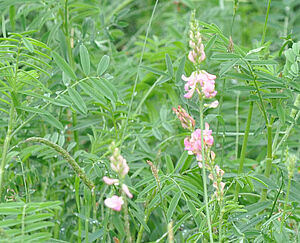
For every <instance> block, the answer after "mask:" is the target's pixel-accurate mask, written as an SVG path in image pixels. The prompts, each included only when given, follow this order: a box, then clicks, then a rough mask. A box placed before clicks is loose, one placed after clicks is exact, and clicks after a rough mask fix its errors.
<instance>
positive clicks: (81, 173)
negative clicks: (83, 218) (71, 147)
mask: <svg viewBox="0 0 300 243" xmlns="http://www.w3.org/2000/svg"><path fill="white" fill-rule="evenodd" d="M24 142H38V143H42V144H45V145H47V146H48V147H50V148H53V149H54V150H55V151H56V152H58V153H59V154H61V156H62V157H63V158H64V159H65V160H66V161H67V162H68V163H69V164H70V166H71V167H72V168H73V170H74V171H75V173H76V174H77V176H78V177H79V178H80V179H81V180H82V181H83V183H84V184H85V185H86V186H87V187H88V188H89V189H90V190H91V191H93V190H94V189H95V184H94V183H93V182H92V181H91V180H90V179H89V178H88V177H87V175H86V173H85V172H84V170H83V169H81V167H80V166H79V165H78V164H77V162H76V161H75V160H74V159H73V157H72V156H71V155H70V154H69V153H68V152H67V151H66V150H65V149H63V148H62V147H61V146H59V145H57V144H55V143H52V142H50V141H49V140H47V139H45V138H39V137H31V138H28V139H26V140H25V141H24Z"/></svg>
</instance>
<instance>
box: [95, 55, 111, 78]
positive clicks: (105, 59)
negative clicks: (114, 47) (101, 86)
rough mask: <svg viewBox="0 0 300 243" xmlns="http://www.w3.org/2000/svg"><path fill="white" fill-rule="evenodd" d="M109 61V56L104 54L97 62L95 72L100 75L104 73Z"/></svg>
mask: <svg viewBox="0 0 300 243" xmlns="http://www.w3.org/2000/svg"><path fill="white" fill-rule="evenodd" d="M109 61H110V57H109V56H107V55H104V56H103V57H102V58H101V60H100V62H99V64H98V68H97V74H98V75H99V76H101V75H102V74H103V73H105V71H106V69H107V68H108V66H109Z"/></svg>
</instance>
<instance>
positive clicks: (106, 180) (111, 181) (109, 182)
mask: <svg viewBox="0 0 300 243" xmlns="http://www.w3.org/2000/svg"><path fill="white" fill-rule="evenodd" d="M102 180H103V181H104V183H105V184H107V185H114V184H118V183H119V180H118V179H112V178H109V177H107V176H104V177H103V178H102Z"/></svg>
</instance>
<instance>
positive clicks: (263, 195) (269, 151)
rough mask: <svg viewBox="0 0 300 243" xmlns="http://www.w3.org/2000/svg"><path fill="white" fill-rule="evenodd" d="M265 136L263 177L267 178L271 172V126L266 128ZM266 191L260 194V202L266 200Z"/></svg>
mask: <svg viewBox="0 0 300 243" xmlns="http://www.w3.org/2000/svg"><path fill="white" fill-rule="evenodd" d="M267 136H268V145H267V146H268V147H267V159H266V170H265V174H264V175H265V177H267V178H269V177H270V174H271V170H272V124H268V126H267ZM267 190H268V189H263V191H262V194H261V200H262V201H264V200H266V198H267Z"/></svg>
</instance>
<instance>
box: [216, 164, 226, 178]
mask: <svg viewBox="0 0 300 243" xmlns="http://www.w3.org/2000/svg"><path fill="white" fill-rule="evenodd" d="M215 169H216V172H217V175H218V176H220V177H222V176H223V175H224V170H222V169H221V168H220V167H219V166H218V165H216V166H215Z"/></svg>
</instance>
